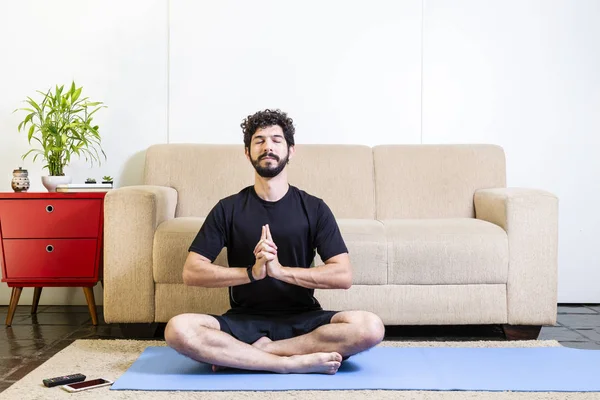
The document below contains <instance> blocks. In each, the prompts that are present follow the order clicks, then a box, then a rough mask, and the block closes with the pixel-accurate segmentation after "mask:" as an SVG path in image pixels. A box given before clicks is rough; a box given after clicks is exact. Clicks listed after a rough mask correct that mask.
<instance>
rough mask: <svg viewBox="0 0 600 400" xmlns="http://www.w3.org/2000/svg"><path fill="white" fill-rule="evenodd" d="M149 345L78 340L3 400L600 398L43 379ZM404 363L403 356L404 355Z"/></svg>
mask: <svg viewBox="0 0 600 400" xmlns="http://www.w3.org/2000/svg"><path fill="white" fill-rule="evenodd" d="M148 346H165V343H164V342H162V341H134V340H77V341H75V342H74V343H72V344H71V345H70V346H68V347H66V348H65V349H63V350H62V351H60V352H59V353H57V354H56V355H55V356H54V357H52V358H51V359H49V360H48V361H46V362H45V363H44V364H42V365H40V366H39V367H38V368H37V369H35V370H34V371H32V372H30V373H29V374H28V375H26V376H25V377H24V378H23V379H21V380H20V381H18V382H16V383H15V384H13V385H12V386H11V387H9V388H8V389H6V390H5V391H4V392H2V393H0V399H11V400H12V399H71V400H73V399H75V398H76V399H150V400H153V399H165V398H168V399H174V400H175V399H221V400H238V399H273V400H275V399H277V400H279V399H318V400H330V399H344V400H351V399H357V400H358V399H364V398H365V397H368V398H370V399H390V400H391V399H394V400H396V399H431V400H433V399H436V400H437V399H439V400H459V399H460V400H462V399H467V400H468V399H491V400H495V399H548V400H550V399H551V400H563V399H568V400H571V399H576V400H579V399H600V393H539V392H537V393H533V392H528V393H525V392H464V391H452V392H441V391H436V392H434V391H390V390H333V391H316V390H314V391H288V392H281V391H277V392H158V391H148V392H145V391H121V390H119V391H116V390H114V391H111V390H109V387H102V388H98V389H91V390H88V391H84V392H79V393H67V392H65V391H64V390H63V389H61V388H59V387H53V388H47V387H45V386H44V385H43V384H42V379H44V378H48V377H54V376H59V375H62V374H70V373H74V372H81V373H83V374H85V375H86V376H87V378H88V379H93V378H100V377H102V378H107V379H111V380H116V379H118V378H119V377H120V376H121V375H122V374H123V373H124V372H125V371H126V370H127V369H128V368H129V367H130V366H131V364H133V362H134V361H135V360H136V359H137V358H138V357H139V355H140V354H141V353H142V351H143V350H144V349H145V348H146V347H148ZM380 346H399V347H409V346H410V347H425V346H453V347H457V346H462V347H467V346H469V347H542V346H560V344H559V343H558V342H557V341H555V340H543V341H519V342H506V341H478V342H391V341H385V342H383V343H381V344H380ZM399 362H401V360H399Z"/></svg>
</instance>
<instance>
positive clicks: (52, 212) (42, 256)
mask: <svg viewBox="0 0 600 400" xmlns="http://www.w3.org/2000/svg"><path fill="white" fill-rule="evenodd" d="M105 195H106V193H103V192H91V193H82V192H77V193H6V192H5V193H0V264H1V265H2V282H6V283H7V284H8V286H9V287H12V295H11V298H10V306H9V308H8V315H7V316H6V325H7V326H10V325H11V323H12V319H13V315H14V313H15V309H16V307H17V303H18V302H19V297H20V296H21V291H22V290H23V287H34V288H35V289H34V295H33V304H32V306H31V313H32V314H34V313H35V312H36V310H37V305H38V303H39V300H40V295H41V293H42V288H43V287H45V286H46V287H48V286H55V287H57V286H61V287H65V286H81V287H83V291H84V293H85V297H86V300H87V303H88V308H89V310H90V314H91V317H92V323H93V324H94V325H97V324H98V317H97V315H96V304H95V300H94V292H93V289H92V288H93V287H94V286H95V285H96V283H97V282H98V281H99V280H100V279H101V274H102V271H101V269H102V232H103V229H102V225H103V221H104V214H103V209H104V207H103V204H104V196H105Z"/></svg>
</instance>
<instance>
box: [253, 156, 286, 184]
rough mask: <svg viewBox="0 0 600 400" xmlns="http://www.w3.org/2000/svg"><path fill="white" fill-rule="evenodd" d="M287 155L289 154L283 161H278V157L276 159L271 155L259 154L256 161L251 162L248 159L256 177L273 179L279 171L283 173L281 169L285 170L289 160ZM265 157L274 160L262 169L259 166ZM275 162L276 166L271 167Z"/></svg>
mask: <svg viewBox="0 0 600 400" xmlns="http://www.w3.org/2000/svg"><path fill="white" fill-rule="evenodd" d="M289 155H290V153H289V151H288V153H287V154H286V155H285V157H284V158H283V160H280V159H279V157H277V156H276V155H275V154H273V153H269V154H261V155H260V157H258V159H256V160H253V159H252V157H250V161H251V162H252V165H253V166H254V169H255V170H256V173H257V174H258V175H260V176H262V177H263V178H274V177H276V176H277V175H279V174H280V173H281V171H283V169H284V168H285V165H286V164H287V162H288V159H289ZM265 157H272V158H273V159H274V160H272V161H271V162H272V164H271V165H269V166H266V167H263V166H261V165H260V162H261V161H262V159H263V158H265ZM275 162H277V164H276V165H273V164H274V163H275Z"/></svg>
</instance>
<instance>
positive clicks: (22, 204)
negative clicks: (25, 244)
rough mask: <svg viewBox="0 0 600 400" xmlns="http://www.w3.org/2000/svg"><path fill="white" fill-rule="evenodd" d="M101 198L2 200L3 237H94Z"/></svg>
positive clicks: (0, 218) (1, 223)
mask: <svg viewBox="0 0 600 400" xmlns="http://www.w3.org/2000/svg"><path fill="white" fill-rule="evenodd" d="M101 211H102V200H95V199H85V200H82V199H77V200H68V199H65V200H62V199H61V200H55V199H44V200H2V201H1V202H0V228H1V229H2V237H3V238H4V239H25V238H96V237H98V229H99V227H100V214H101Z"/></svg>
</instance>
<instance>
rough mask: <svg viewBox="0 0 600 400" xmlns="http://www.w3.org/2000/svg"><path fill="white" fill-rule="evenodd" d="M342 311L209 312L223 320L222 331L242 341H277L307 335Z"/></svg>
mask: <svg viewBox="0 0 600 400" xmlns="http://www.w3.org/2000/svg"><path fill="white" fill-rule="evenodd" d="M338 312H339V311H325V310H314V311H306V312H301V313H293V314H284V315H269V316H266V315H255V314H246V313H229V312H227V313H225V314H223V315H214V314H209V315H211V316H212V317H215V318H216V319H217V321H219V325H220V327H221V331H223V332H226V333H228V334H230V335H231V336H233V337H234V338H236V339H238V340H239V341H242V342H244V343H248V344H252V343H254V342H256V341H257V340H258V339H260V338H261V337H263V336H266V337H268V338H269V339H271V340H273V341H275V340H283V339H289V338H293V337H296V336H300V335H304V334H306V333H309V332H312V331H314V330H315V329H317V328H318V327H320V326H322V325H326V324H329V323H330V322H331V318H332V317H333V316H334V315H335V314H337V313H338Z"/></svg>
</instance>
